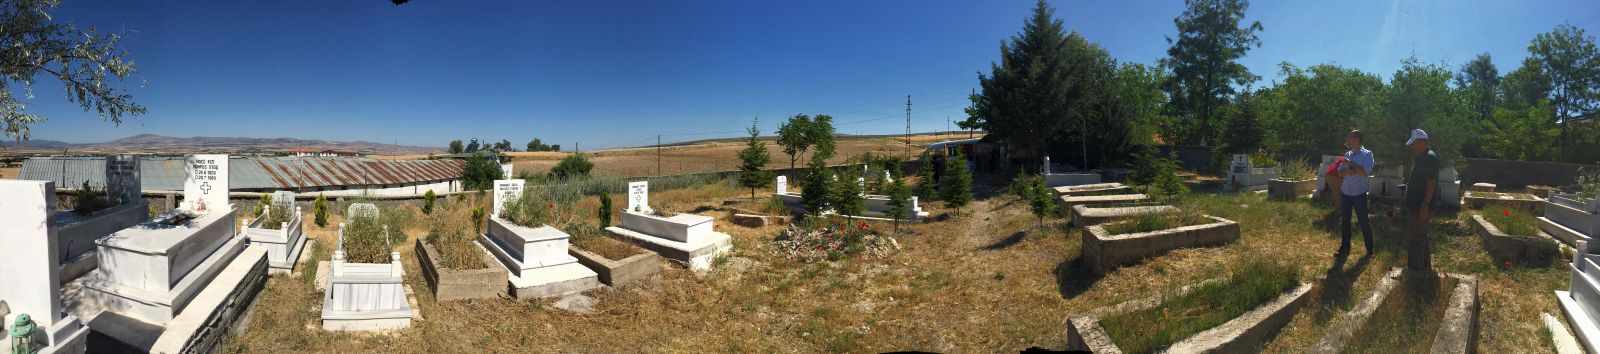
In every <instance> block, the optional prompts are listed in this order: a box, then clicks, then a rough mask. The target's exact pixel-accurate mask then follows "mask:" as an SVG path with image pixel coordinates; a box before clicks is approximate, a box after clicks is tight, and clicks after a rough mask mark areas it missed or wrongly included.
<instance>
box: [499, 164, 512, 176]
mask: <svg viewBox="0 0 1600 354" xmlns="http://www.w3.org/2000/svg"><path fill="white" fill-rule="evenodd" d="M500 178H505V179H512V178H515V177H512V175H511V164H509V163H507V164H500Z"/></svg>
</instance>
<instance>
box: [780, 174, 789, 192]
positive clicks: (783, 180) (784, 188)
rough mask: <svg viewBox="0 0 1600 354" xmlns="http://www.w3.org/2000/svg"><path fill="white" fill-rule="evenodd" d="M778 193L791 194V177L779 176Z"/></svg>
mask: <svg viewBox="0 0 1600 354" xmlns="http://www.w3.org/2000/svg"><path fill="white" fill-rule="evenodd" d="M777 193H778V194H787V193H789V177H784V176H778V187H777Z"/></svg>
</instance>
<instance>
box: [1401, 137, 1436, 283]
mask: <svg viewBox="0 0 1600 354" xmlns="http://www.w3.org/2000/svg"><path fill="white" fill-rule="evenodd" d="M1430 145H1431V144H1429V142H1428V132H1424V131H1422V129H1415V130H1412V131H1411V139H1410V140H1406V146H1409V147H1411V156H1412V157H1411V174H1409V175H1407V176H1406V199H1405V218H1406V268H1411V269H1412V270H1419V271H1433V260H1432V250H1431V249H1430V248H1431V247H1433V243H1432V242H1431V240H1429V239H1428V231H1429V229H1431V228H1432V227H1431V226H1432V223H1431V220H1429V218H1431V217H1433V215H1432V210H1431V208H1432V206H1433V201H1434V200H1433V198H1434V197H1435V196H1436V195H1435V194H1434V191H1435V190H1437V189H1438V188H1439V155H1437V154H1434V152H1433V149H1429V147H1431V146H1430Z"/></svg>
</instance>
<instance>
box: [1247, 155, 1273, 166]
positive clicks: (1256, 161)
mask: <svg viewBox="0 0 1600 354" xmlns="http://www.w3.org/2000/svg"><path fill="white" fill-rule="evenodd" d="M1250 166H1251V167H1255V168H1273V167H1278V160H1274V159H1272V155H1267V154H1253V155H1250Z"/></svg>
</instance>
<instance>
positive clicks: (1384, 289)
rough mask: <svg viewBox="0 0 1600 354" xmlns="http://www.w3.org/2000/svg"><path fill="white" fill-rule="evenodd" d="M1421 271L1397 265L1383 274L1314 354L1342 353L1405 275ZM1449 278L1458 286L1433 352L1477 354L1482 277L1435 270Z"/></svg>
mask: <svg viewBox="0 0 1600 354" xmlns="http://www.w3.org/2000/svg"><path fill="white" fill-rule="evenodd" d="M1419 274H1424V273H1420V272H1418V271H1414V270H1407V269H1405V268H1399V267H1396V268H1393V269H1391V270H1390V271H1389V272H1388V273H1385V274H1384V275H1383V279H1381V280H1379V281H1378V285H1377V286H1375V287H1373V289H1372V290H1371V291H1368V292H1367V296H1366V297H1363V298H1362V300H1361V303H1358V304H1356V307H1354V308H1351V309H1350V311H1349V312H1345V313H1344V314H1343V315H1340V316H1339V318H1338V319H1336V320H1334V322H1333V323H1332V324H1330V325H1329V328H1330V329H1329V330H1328V333H1327V334H1326V335H1324V336H1323V337H1322V339H1321V340H1319V341H1317V345H1316V346H1315V347H1313V348H1311V350H1310V352H1312V353H1339V352H1340V351H1341V350H1343V349H1344V346H1345V343H1346V342H1347V341H1349V340H1350V339H1351V338H1350V337H1351V336H1354V335H1355V333H1356V332H1358V331H1360V330H1361V326H1364V325H1366V323H1367V320H1368V319H1370V318H1371V317H1372V314H1373V313H1374V312H1377V310H1378V307H1379V306H1382V305H1383V301H1384V299H1387V298H1388V297H1389V294H1390V293H1392V292H1393V291H1394V290H1395V289H1396V288H1399V284H1400V281H1401V279H1402V278H1404V277H1407V276H1417V275H1419ZM1432 274H1433V275H1441V276H1445V277H1450V278H1455V279H1456V287H1455V289H1454V290H1452V291H1450V299H1449V300H1446V301H1447V302H1446V303H1445V306H1447V307H1446V308H1445V311H1444V318H1442V319H1440V320H1441V321H1444V323H1440V324H1439V331H1438V332H1437V333H1435V334H1434V336H1433V346H1432V347H1431V348H1429V352H1432V353H1473V352H1476V351H1477V346H1478V343H1477V341H1476V340H1475V338H1477V337H1478V312H1479V304H1478V278H1477V277H1474V276H1470V275H1462V274H1454V273H1442V274H1441V273H1432Z"/></svg>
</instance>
